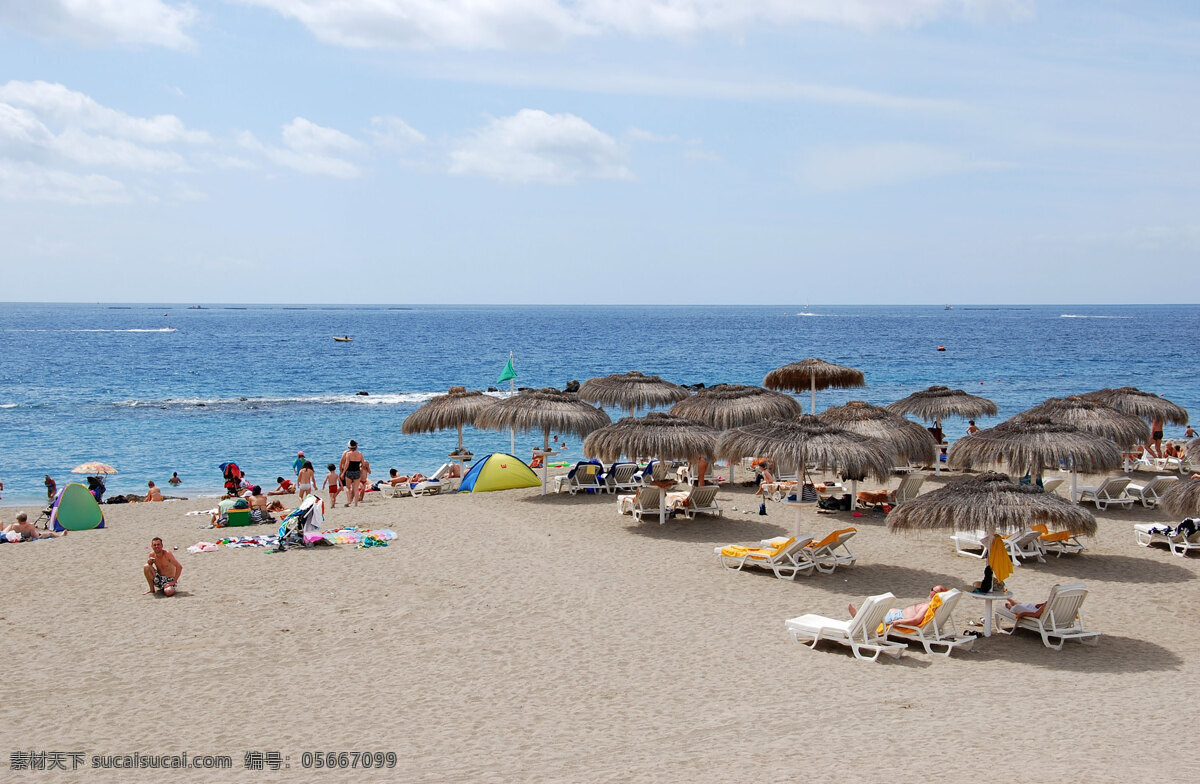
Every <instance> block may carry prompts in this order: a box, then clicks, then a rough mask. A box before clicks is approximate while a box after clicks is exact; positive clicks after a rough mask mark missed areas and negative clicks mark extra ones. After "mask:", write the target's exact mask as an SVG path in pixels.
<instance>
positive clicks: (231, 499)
mask: <svg viewBox="0 0 1200 784" xmlns="http://www.w3.org/2000/svg"><path fill="white" fill-rule="evenodd" d="M249 507H250V501H249V500H248V499H245V498H241V497H239V496H236V495H233V494H230V495H227V496H225V497H224V498H222V499H221V500H220V501H218V502H217V511H215V512H213V516H212V519H211V520H210V521H209V522H211V523H212V525H213V526H215V527H217V528H222V527H224V526H225V525H227V524H228V523H229V518H228V514H229V510H230V509H248V508H249Z"/></svg>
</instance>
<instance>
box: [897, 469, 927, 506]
mask: <svg viewBox="0 0 1200 784" xmlns="http://www.w3.org/2000/svg"><path fill="white" fill-rule="evenodd" d="M924 481H925V475H924V474H907V475H905V477H904V478H903V479H901V480H900V486H899V487H897V488H896V503H898V504H900V503H904V502H905V501H911V500H912V499H914V498H916V497H917V492H918V491H919V490H920V489H921V484H922V483H923V482H924Z"/></svg>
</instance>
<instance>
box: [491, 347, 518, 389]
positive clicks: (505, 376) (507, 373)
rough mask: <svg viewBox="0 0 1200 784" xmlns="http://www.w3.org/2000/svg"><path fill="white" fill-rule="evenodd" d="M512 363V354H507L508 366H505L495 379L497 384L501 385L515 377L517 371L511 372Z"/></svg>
mask: <svg viewBox="0 0 1200 784" xmlns="http://www.w3.org/2000/svg"><path fill="white" fill-rule="evenodd" d="M512 361H513V358H512V354H511V353H509V355H508V364H506V365H505V366H504V370H502V371H500V378H498V379H496V383H497V384H503V383H504V382H505V381H508V380H509V379H510V378H516V377H517V371H515V370H513V366H512Z"/></svg>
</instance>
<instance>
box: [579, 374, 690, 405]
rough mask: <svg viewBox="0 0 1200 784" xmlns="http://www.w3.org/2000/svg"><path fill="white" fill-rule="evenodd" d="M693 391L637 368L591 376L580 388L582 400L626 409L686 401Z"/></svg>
mask: <svg viewBox="0 0 1200 784" xmlns="http://www.w3.org/2000/svg"><path fill="white" fill-rule="evenodd" d="M690 394H691V393H690V392H688V391H687V390H686V389H684V388H683V387H681V386H679V385H678V384H672V383H671V382H670V381H663V380H662V379H661V378H659V377H658V376H647V375H644V374H642V373H639V372H638V371H636V370H631V371H629V372H628V373H614V374H613V375H611V376H603V377H601V378H589V379H588V380H587V381H584V382H583V385H582V386H580V387H579V399H580V400H584V401H587V402H588V403H599V404H600V405H603V406H614V407H616V408H620V409H623V410H625V411H637V410H638V409H641V408H653V407H654V406H665V405H667V404H669V403H674V402H676V401H678V400H683V399H684V398H686V397H687V396H688V395H690Z"/></svg>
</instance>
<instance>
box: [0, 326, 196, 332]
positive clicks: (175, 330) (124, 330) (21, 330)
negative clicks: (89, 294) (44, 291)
mask: <svg viewBox="0 0 1200 784" xmlns="http://www.w3.org/2000/svg"><path fill="white" fill-rule="evenodd" d="M4 331H5V332H178V331H179V330H177V329H175V327H158V328H156V329H6V330H4Z"/></svg>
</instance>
